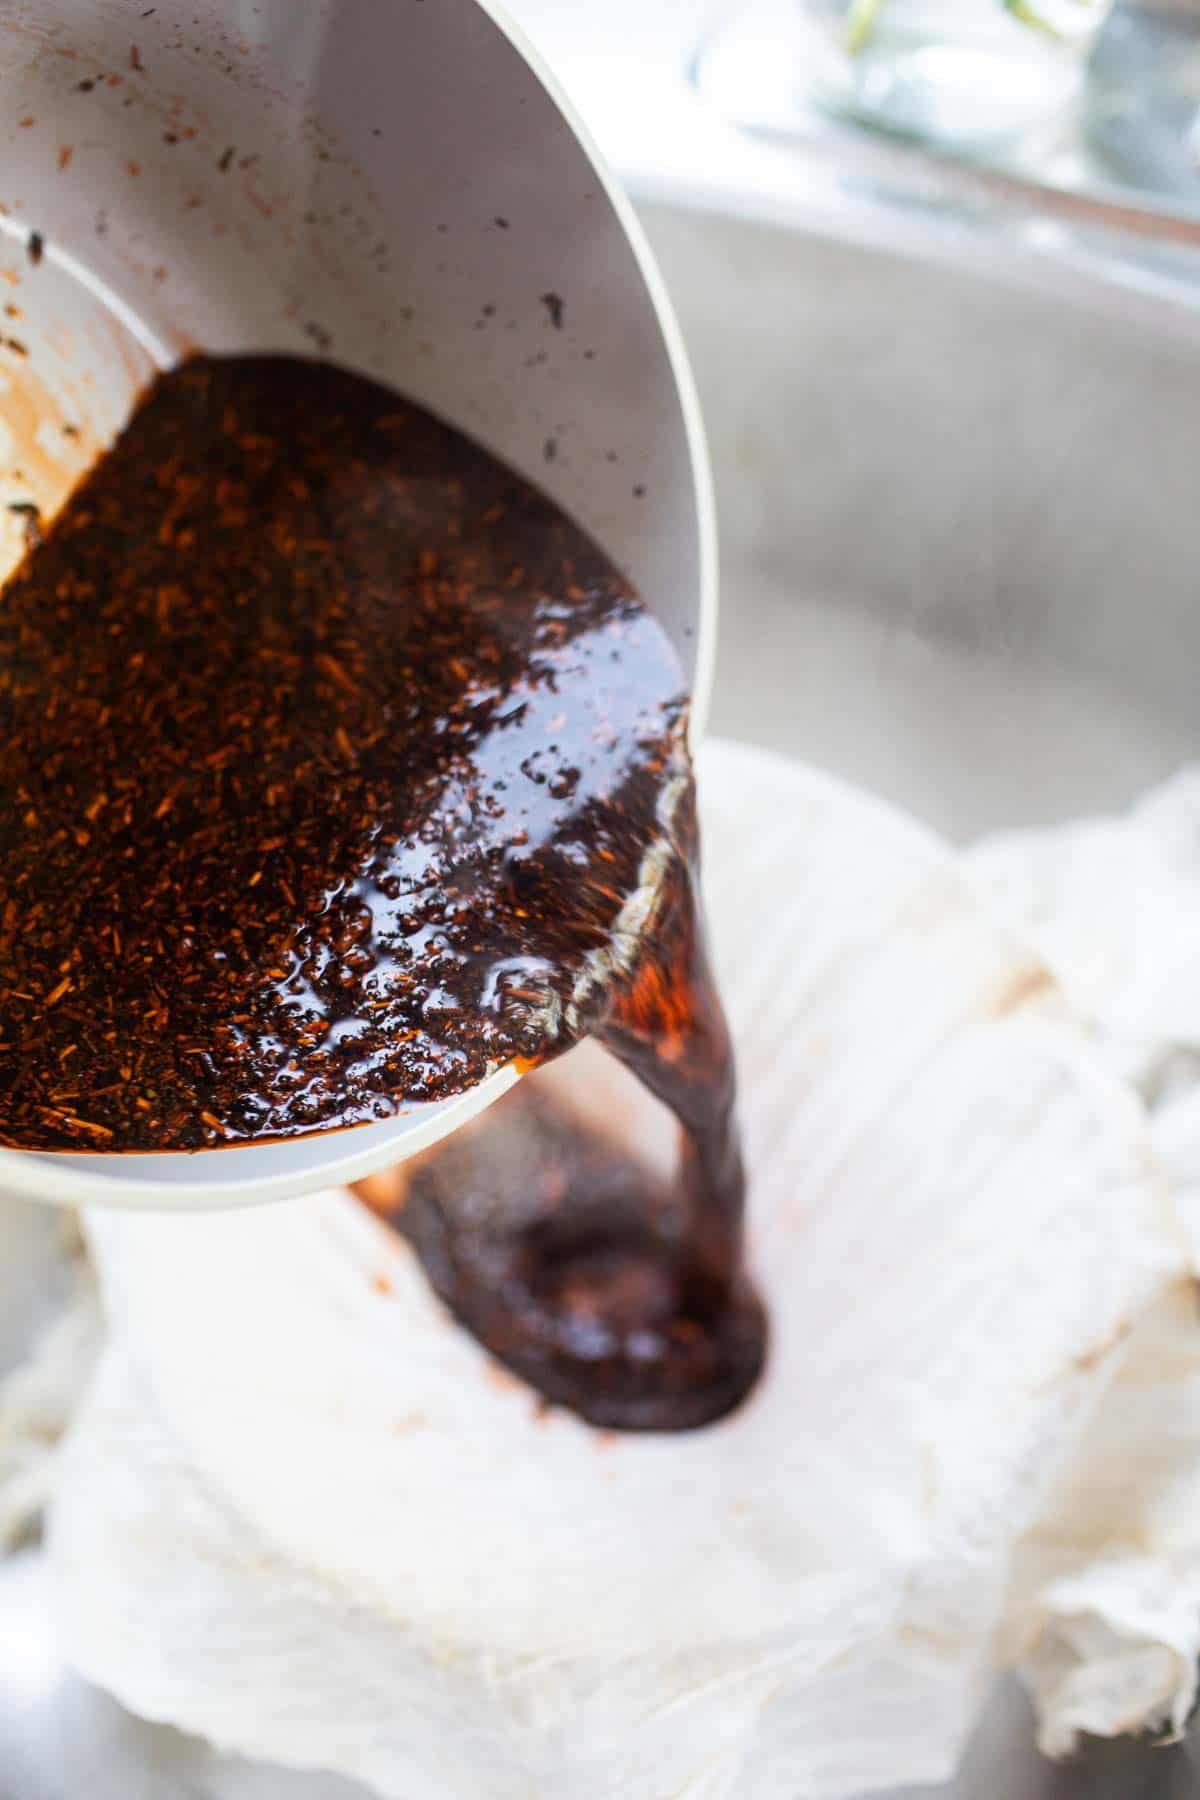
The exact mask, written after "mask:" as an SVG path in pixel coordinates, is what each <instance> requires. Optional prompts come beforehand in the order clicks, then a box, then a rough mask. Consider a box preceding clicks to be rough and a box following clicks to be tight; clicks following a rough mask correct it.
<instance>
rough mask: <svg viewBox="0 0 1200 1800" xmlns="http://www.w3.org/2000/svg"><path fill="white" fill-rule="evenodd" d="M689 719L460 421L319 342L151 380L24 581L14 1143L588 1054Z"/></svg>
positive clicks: (10, 826)
mask: <svg viewBox="0 0 1200 1800" xmlns="http://www.w3.org/2000/svg"><path fill="white" fill-rule="evenodd" d="M683 719H684V699H683V682H682V677H681V674H680V671H679V668H678V665H677V662H676V660H675V657H674V655H673V653H672V651H671V648H670V646H669V644H668V642H667V640H666V639H665V637H664V635H663V633H662V632H661V630H660V629H659V627H658V626H657V624H656V623H655V622H654V620H653V619H652V618H651V617H650V616H649V614H648V613H647V612H646V611H645V609H644V608H643V607H642V605H641V604H640V602H639V601H638V600H637V599H636V598H635V597H634V595H633V594H632V592H631V591H630V589H629V587H628V585H627V584H626V583H625V582H624V581H623V580H622V579H621V577H620V576H619V575H618V574H617V573H616V571H615V570H614V569H613V568H612V567H611V565H610V564H609V563H608V562H607V560H606V559H605V558H604V557H603V556H602V555H601V554H600V552H599V551H598V550H596V549H595V547H594V546H593V545H592V544H591V543H590V541H589V540H588V539H587V538H586V537H584V536H583V534H582V533H581V532H579V531H578V530H577V528H575V527H574V526H573V525H572V524H571V523H570V522H569V521H568V520H566V519H565V518H564V517H563V516H562V514H561V513H559V512H558V511H557V509H555V508H554V507H553V506H551V504H550V503H549V502H548V501H547V500H546V499H544V498H543V497H542V496H541V495H540V494H538V493H537V492H536V491H535V490H534V489H533V488H531V487H529V486H528V485H527V484H526V483H524V482H522V481H520V480H519V479H518V478H517V477H516V476H514V475H513V474H511V473H510V472H509V471H508V470H507V469H505V468H503V467H502V466H501V465H500V464H499V463H497V462H495V461H494V460H493V459H491V458H490V457H487V456H485V455H484V454H483V453H482V452H481V451H479V450H477V449H476V448H474V447H473V446H472V445H470V444H469V443H467V442H466V440H465V439H463V438H462V437H460V436H459V435H458V434H457V433H454V432H451V431H449V430H447V429H446V428H444V427H443V426H441V425H440V424H438V423H437V422H435V421H434V420H433V419H431V418H430V417H429V416H428V415H427V414H425V413H424V412H422V411H421V410H420V409H418V408H417V407H414V406H411V405H409V404H407V403H405V402H403V401H401V400H399V399H397V398H396V397H395V396H394V395H393V394H391V393H389V392H386V391H385V390H383V389H382V388H379V387H376V386H374V385H373V384H370V383H368V382H365V381H363V380H361V379H358V378H356V377H353V376H351V375H349V374H346V373H343V372H342V371H340V370H337V369H335V368H332V367H330V366H328V365H321V364H306V363H303V362H297V361H293V360H291V359H284V358H277V359H275V358H273V359H240V358H239V359H229V360H220V361H218V360H213V359H197V360H194V361H192V362H190V363H187V364H185V365H184V366H182V367H181V368H179V369H177V370H175V371H173V372H172V373H170V374H168V375H166V376H164V377H162V378H161V379H160V380H159V382H158V383H157V384H156V385H155V387H154V388H153V389H152V390H151V391H150V393H149V395H148V396H147V398H146V399H145V400H144V401H143V403H142V404H141V406H140V407H139V408H138V410H137V412H136V413H135V415H134V417H133V419H132V420H131V422H130V424H129V426H128V427H127V429H126V430H125V432H124V434H123V435H122V437H121V438H120V440H119V441H118V443H117V445H116V446H115V448H114V449H113V450H112V451H111V452H110V453H109V454H108V455H107V456H106V457H105V458H104V459H103V460H102V461H100V462H99V463H98V464H97V466H96V468H95V470H94V471H93V472H92V474H91V475H90V476H89V477H88V478H87V479H86V480H85V481H84V482H83V484H82V485H81V486H80V487H79V488H78V489H77V490H76V492H75V493H74V495H73V496H72V498H71V499H70V501H69V502H68V504H67V506H66V507H65V508H64V510H63V512H62V513H61V514H60V515H59V517H58V518H57V519H56V521H55V522H54V524H53V527H52V528H51V529H50V531H49V533H48V535H47V537H46V541H45V542H44V543H43V544H42V545H41V546H40V547H38V548H37V549H35V550H34V551H33V553H32V554H31V555H30V556H29V557H28V558H27V560H26V562H25V563H24V564H23V566H22V567H21V569H20V570H19V571H18V572H17V574H16V575H15V576H14V577H13V578H12V579H11V580H10V582H9V584H8V586H7V588H6V589H5V590H4V593H3V596H2V600H0V792H2V794H3V801H4V804H3V811H2V815H0V966H2V971H3V985H2V989H0V1043H2V1044H3V1049H2V1050H0V1141H3V1142H4V1143H6V1144H12V1145H17V1146H24V1147H27V1148H36V1149H42V1150H69V1149H80V1148H87V1149H89V1150H92V1151H95V1150H97V1149H101V1150H102V1149H108V1148H111V1149H113V1150H137V1149H141V1150H165V1149H191V1148H200V1147H204V1146H208V1145H213V1144H221V1143H230V1142H235V1141H238V1140H246V1139H252V1138H258V1137H272V1136H273V1137H288V1136H293V1135H296V1134H299V1133H304V1132H310V1131H313V1130H315V1129H317V1128H320V1127H328V1126H334V1125H350V1124H357V1123H360V1122H364V1121H368V1120H372V1119H378V1118H382V1117H386V1116H388V1115H389V1114H390V1113H392V1112H393V1111H394V1110H395V1108H396V1107H397V1106H398V1105H400V1104H402V1103H404V1102H406V1101H424V1100H437V1099H441V1098H444V1097H446V1096H448V1095H451V1094H456V1093H459V1092H461V1091H462V1090H463V1089H465V1088H467V1087H469V1086H470V1085H472V1084H473V1083H475V1082H477V1081H479V1080H480V1079H481V1078H482V1077H483V1076H485V1075H486V1074H487V1073H488V1072H489V1071H490V1070H492V1069H494V1068H495V1067H497V1066H498V1065H499V1064H501V1063H504V1062H507V1061H510V1060H511V1059H512V1058H514V1057H525V1058H530V1059H536V1058H537V1057H539V1056H541V1055H543V1054H544V1053H545V1052H546V1050H547V1048H548V1047H550V1046H551V1045H553V1044H554V1043H555V1042H556V1041H557V1040H558V1039H559V1038H560V1037H562V1038H563V1039H564V1041H566V1034H567V1033H568V1032H569V1031H570V1029H571V1027H570V1024H569V1023H568V1014H570V1012H571V1008H572V1001H573V997H574V996H575V995H576V991H577V989H580V988H581V986H583V987H586V985H587V983H588V975H589V969H590V959H594V958H596V957H597V956H599V955H603V954H604V953H605V952H606V950H607V947H608V946H609V944H610V941H611V936H612V932H613V928H614V925H615V923H616V921H617V918H618V915H619V913H620V911H621V908H622V906H623V904H624V902H625V901H626V900H627V898H628V897H629V896H630V895H631V894H632V893H634V892H635V890H636V889H637V887H638V885H639V878H640V870H641V865H642V860H643V857H644V855H645V853H646V850H647V847H648V845H649V844H650V843H651V842H652V840H653V839H654V838H655V836H656V835H657V834H658V832H659V827H658V825H657V822H656V814H657V810H658V808H659V804H660V800H661V797H662V793H663V785H664V775H665V773H666V772H667V770H668V769H669V768H674V769H676V770H679V769H682V767H683V749H682V735H681V734H682V729H683Z"/></svg>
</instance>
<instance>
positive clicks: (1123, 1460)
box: [967, 768, 1200, 1752]
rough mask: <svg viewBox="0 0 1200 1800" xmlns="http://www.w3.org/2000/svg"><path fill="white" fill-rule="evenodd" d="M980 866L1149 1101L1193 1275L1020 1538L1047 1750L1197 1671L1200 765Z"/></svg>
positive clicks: (1117, 1381)
mask: <svg viewBox="0 0 1200 1800" xmlns="http://www.w3.org/2000/svg"><path fill="white" fill-rule="evenodd" d="M967 860H968V867H969V868H970V870H971V872H972V874H973V876H974V878H975V879H977V880H978V882H979V883H980V884H981V888H982V891H984V892H985V893H986V894H987V895H988V896H989V897H990V898H991V899H992V900H993V901H994V903H995V904H996V905H997V906H998V908H999V909H1000V911H1001V913H1002V914H1003V916H1004V917H1005V919H1006V920H1007V921H1008V922H1009V923H1010V924H1011V925H1012V926H1013V928H1014V929H1015V930H1017V931H1018V932H1020V933H1021V934H1022V935H1023V936H1024V937H1025V938H1026V939H1027V941H1029V942H1031V943H1033V944H1034V945H1036V946H1037V948H1038V949H1039V950H1040V951H1041V953H1042V955H1043V956H1044V957H1045V958H1046V961H1047V963H1048V964H1049V966H1050V967H1051V968H1052V969H1053V971H1054V973H1055V976H1056V977H1057V979H1058V981H1059V982H1060V983H1061V985H1062V987H1063V990H1064V992H1065V993H1066V995H1067V998H1068V999H1069V1001H1070V1002H1071V1004H1072V1006H1073V1008H1074V1009H1075V1011H1076V1012H1077V1014H1078V1015H1079V1016H1080V1017H1081V1018H1082V1019H1083V1020H1084V1021H1085V1022H1086V1023H1087V1025H1088V1028H1089V1030H1090V1033H1091V1036H1092V1039H1093V1042H1094V1043H1095V1045H1096V1047H1097V1050H1098V1051H1099V1053H1100V1054H1101V1055H1102V1056H1103V1058H1104V1059H1105V1061H1106V1062H1107V1063H1108V1064H1109V1066H1110V1067H1111V1068H1112V1069H1113V1070H1114V1071H1115V1072H1117V1073H1118V1074H1120V1075H1122V1076H1125V1077H1126V1078H1128V1080H1129V1081H1130V1082H1132V1083H1133V1084H1134V1086H1135V1087H1136V1089H1137V1090H1138V1091H1139V1093H1140V1094H1141V1096H1142V1099H1143V1101H1144V1103H1145V1105H1146V1108H1147V1111H1148V1118H1149V1130H1150V1137H1151V1142H1152V1144H1153V1146H1154V1149H1155V1151H1156V1154H1157V1157H1158V1161H1159V1163H1160V1166H1161V1167H1162V1169H1163V1171H1164V1173H1165V1175H1166V1177H1167V1179H1168V1180H1169V1182H1170V1185H1171V1192H1172V1198H1173V1201H1174V1204H1175V1207H1176V1211H1177V1213H1178V1216H1179V1219H1180V1224H1181V1226H1182V1228H1183V1230H1184V1232H1185V1234H1186V1236H1187V1239H1188V1242H1189V1252H1190V1253H1189V1265H1190V1273H1189V1277H1188V1279H1186V1280H1185V1281H1184V1282H1182V1283H1180V1284H1177V1285H1176V1286H1175V1287H1173V1288H1172V1289H1171V1290H1170V1292H1169V1293H1167V1294H1166V1295H1164V1297H1163V1298H1162V1300H1161V1301H1160V1302H1159V1303H1158V1304H1157V1305H1156V1306H1154V1307H1152V1308H1151V1309H1149V1311H1148V1312H1147V1314H1146V1315H1144V1316H1143V1318H1142V1319H1141V1320H1140V1321H1139V1323H1138V1326H1137V1329H1136V1331H1135V1332H1133V1333H1132V1334H1131V1336H1130V1338H1129V1340H1128V1342H1127V1343H1126V1345H1125V1347H1124V1350H1123V1352H1122V1354H1121V1356H1120V1359H1119V1364H1118V1366H1117V1368H1116V1370H1115V1372H1114V1379H1113V1382H1112V1384H1111V1386H1110V1388H1109V1389H1108V1391H1107V1392H1106V1393H1105V1395H1104V1397H1103V1400H1102V1402H1101V1404H1100V1406H1099V1408H1098V1410H1097V1413H1096V1416H1095V1418H1094V1420H1093V1421H1092V1424H1091V1426H1090V1428H1089V1430H1088V1432H1087V1434H1086V1436H1085V1438H1084V1440H1083V1442H1082V1444H1081V1446H1080V1450H1079V1453H1078V1456H1077V1457H1076V1459H1075V1460H1074V1462H1073V1463H1072V1465H1071V1466H1070V1467H1069V1468H1068V1469H1067V1471H1066V1472H1065V1475H1064V1478H1063V1480H1062V1482H1061V1484H1060V1487H1059V1490H1058V1492H1057V1493H1056V1494H1055V1496H1054V1498H1053V1500H1052V1501H1051V1503H1050V1505H1049V1506H1048V1508H1047V1512H1046V1516H1045V1518H1044V1519H1043V1520H1041V1521H1040V1522H1039V1525H1038V1527H1037V1528H1036V1530H1035V1531H1034V1532H1032V1533H1031V1534H1030V1535H1029V1537H1028V1539H1027V1540H1026V1541H1025V1542H1024V1543H1023V1544H1022V1545H1021V1547H1020V1553H1019V1556H1018V1558H1017V1562H1016V1565H1015V1574H1014V1591H1013V1596H1012V1598H1011V1601H1010V1606H1009V1619H1008V1630H1007V1650H1008V1654H1009V1655H1010V1656H1011V1657H1012V1658H1013V1659H1015V1660H1019V1661H1020V1662H1021V1663H1022V1664H1023V1666H1024V1668H1025V1670H1026V1673H1027V1675H1028V1677H1029V1680H1030V1682H1031V1685H1032V1688H1033V1692H1034V1695H1035V1698H1036V1700H1037V1704H1038V1710H1039V1713H1040V1717H1041V1742H1042V1744H1043V1746H1044V1748H1046V1749H1047V1750H1049V1751H1051V1752H1058V1751H1062V1750H1067V1749H1069V1748H1070V1747H1071V1746H1072V1744H1073V1743H1074V1741H1075V1739H1076V1737H1077V1735H1078V1733H1079V1732H1081V1731H1091V1732H1099V1733H1103V1734H1106V1735H1111V1734H1115V1733H1117V1732H1120V1731H1124V1730H1133V1729H1137V1728H1143V1727H1150V1728H1156V1727H1160V1728H1164V1729H1167V1730H1178V1729H1179V1728H1180V1727H1181V1726H1182V1724H1183V1721H1184V1720H1185V1719H1186V1717H1187V1714H1188V1712H1189V1711H1190V1709H1191V1707H1192V1704H1193V1702H1194V1700H1195V1697H1196V1677H1197V1667H1198V1664H1200V1304H1198V1300H1197V1288H1196V1280H1195V1277H1196V1274H1197V1272H1198V1271H1200V768H1188V769H1184V770H1182V771H1180V772H1179V773H1178V774H1177V775H1175V776H1174V777H1173V778H1172V779H1171V780H1170V781H1168V782H1167V783H1165V784H1164V785H1163V786H1162V787H1161V788H1158V789H1156V790H1155V791H1154V792H1152V793H1151V794H1149V795H1147V796H1146V798H1144V799H1143V800H1141V801H1140V802H1139V803H1138V804H1137V805H1136V806H1135V807H1133V809H1132V810H1131V811H1130V812H1129V813H1127V814H1126V815H1125V816H1123V817H1119V818H1103V819H1089V820H1082V821H1079V822H1078V823H1075V824H1071V825H1066V826H1058V827H1054V828H1052V829H1049V830H1042V831H1036V832H1013V833H1005V834H1002V835H997V836H995V837H992V838H989V839H986V840H984V841H983V842H982V843H980V844H979V845H977V846H976V848H975V849H974V850H973V851H972V852H971V853H970V856H969V857H968V859H967Z"/></svg>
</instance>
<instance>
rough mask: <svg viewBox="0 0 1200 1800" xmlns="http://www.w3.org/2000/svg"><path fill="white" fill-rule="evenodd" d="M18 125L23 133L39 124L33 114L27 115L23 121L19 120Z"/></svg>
mask: <svg viewBox="0 0 1200 1800" xmlns="http://www.w3.org/2000/svg"><path fill="white" fill-rule="evenodd" d="M17 124H18V125H19V126H20V127H21V130H22V131H28V130H29V129H30V127H31V126H33V125H36V124H37V119H36V118H35V117H34V115H33V113H26V114H25V117H24V118H23V119H18V120H17Z"/></svg>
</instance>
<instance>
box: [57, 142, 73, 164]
mask: <svg viewBox="0 0 1200 1800" xmlns="http://www.w3.org/2000/svg"><path fill="white" fill-rule="evenodd" d="M74 154H75V146H74V145H73V144H60V145H59V146H58V166H59V168H60V169H69V168H70V166H71V158H72V157H73V156H74Z"/></svg>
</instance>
